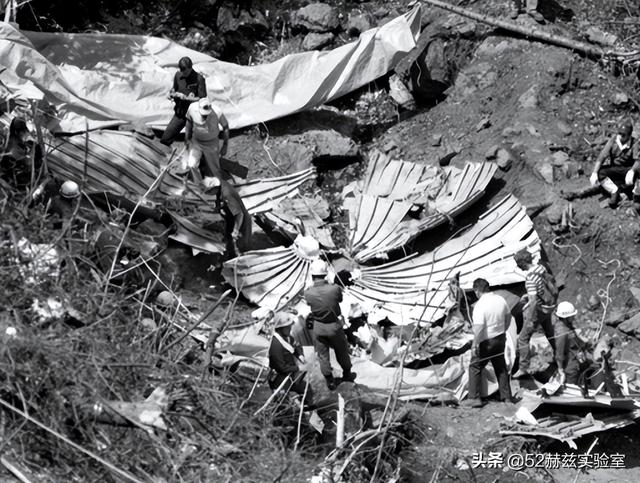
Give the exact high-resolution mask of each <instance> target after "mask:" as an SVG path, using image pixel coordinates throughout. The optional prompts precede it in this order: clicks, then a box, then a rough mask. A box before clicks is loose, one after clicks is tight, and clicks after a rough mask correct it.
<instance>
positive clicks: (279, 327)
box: [269, 312, 313, 404]
mask: <svg viewBox="0 0 640 483" xmlns="http://www.w3.org/2000/svg"><path fill="white" fill-rule="evenodd" d="M274 321H275V327H274V332H273V338H272V339H271V345H270V346H269V367H270V368H271V373H270V375H269V387H270V388H271V390H273V391H275V390H277V389H278V388H279V387H280V385H281V384H282V383H283V381H285V380H287V382H286V383H285V384H284V386H283V391H284V392H285V393H286V392H288V391H293V392H295V393H298V394H300V395H302V396H304V394H305V388H306V393H307V395H306V398H305V400H304V402H305V404H310V403H311V401H312V400H313V394H312V391H311V386H309V387H307V384H306V380H305V375H306V373H305V372H304V371H301V370H300V368H299V366H298V362H302V360H303V358H304V356H303V354H302V348H301V347H300V346H299V345H297V344H296V343H295V341H294V340H293V337H291V327H292V326H293V323H294V320H293V317H291V315H290V314H288V313H284V312H278V313H276V315H275V317H274Z"/></svg>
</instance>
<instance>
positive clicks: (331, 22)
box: [291, 3, 340, 32]
mask: <svg viewBox="0 0 640 483" xmlns="http://www.w3.org/2000/svg"><path fill="white" fill-rule="evenodd" d="M291 25H292V26H293V27H294V28H303V29H306V30H310V31H311V32H331V31H332V30H336V29H337V28H338V27H339V26H340V17H339V16H338V10H337V9H336V8H335V7H332V6H331V5H327V4H326V3H312V4H309V5H307V6H306V7H302V8H301V9H299V10H298V11H296V12H295V14H294V15H293V17H292V19H291Z"/></svg>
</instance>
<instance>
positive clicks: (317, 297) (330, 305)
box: [304, 280, 351, 380]
mask: <svg viewBox="0 0 640 483" xmlns="http://www.w3.org/2000/svg"><path fill="white" fill-rule="evenodd" d="M304 298H305V300H306V301H307V304H308V305H309V307H311V315H309V318H311V319H313V338H314V345H315V349H316V354H317V355H318V359H319V362H320V371H321V372H322V375H323V376H324V377H325V378H326V379H327V380H331V379H332V378H333V372H332V370H331V362H330V360H329V349H333V350H334V351H335V353H336V359H337V360H338V364H340V367H342V372H343V375H344V376H350V375H351V358H350V357H349V345H348V343H347V337H346V335H345V333H344V330H343V329H342V321H341V320H340V305H339V304H340V302H342V289H340V287H338V286H337V285H333V284H330V283H328V282H327V281H326V280H317V281H315V283H314V284H313V286H312V287H310V288H309V289H307V290H306V291H305V293H304Z"/></svg>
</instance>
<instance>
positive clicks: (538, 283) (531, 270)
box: [513, 249, 558, 378]
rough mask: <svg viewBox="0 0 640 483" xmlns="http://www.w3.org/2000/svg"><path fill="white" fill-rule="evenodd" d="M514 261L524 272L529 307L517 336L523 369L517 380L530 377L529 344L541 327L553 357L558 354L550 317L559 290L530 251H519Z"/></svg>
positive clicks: (523, 314)
mask: <svg viewBox="0 0 640 483" xmlns="http://www.w3.org/2000/svg"><path fill="white" fill-rule="evenodd" d="M514 259H515V262H516V265H518V268H520V269H521V270H523V271H524V272H525V283H524V284H525V288H526V290H527V293H526V295H524V296H523V302H525V301H526V303H525V305H524V307H523V309H522V320H523V322H522V329H521V330H520V335H519V336H518V354H519V355H520V365H519V368H518V372H516V373H515V374H514V375H513V377H515V378H518V377H522V376H525V375H528V374H529V362H530V359H531V350H530V348H529V341H530V340H531V336H532V335H533V334H534V333H535V331H536V329H537V328H538V327H541V328H542V330H543V331H544V335H545V336H546V337H547V340H548V341H549V344H550V345H551V348H552V349H553V353H554V354H555V352H556V343H555V339H554V335H553V323H552V321H551V315H552V314H553V311H554V310H555V308H556V303H557V300H558V288H557V287H556V283H555V279H554V278H553V276H552V275H551V274H550V273H549V271H548V270H547V269H546V268H545V267H544V266H543V265H541V264H540V263H534V262H533V256H532V255H531V253H529V251H528V250H526V249H524V250H520V251H519V252H518V253H516V254H515V255H514Z"/></svg>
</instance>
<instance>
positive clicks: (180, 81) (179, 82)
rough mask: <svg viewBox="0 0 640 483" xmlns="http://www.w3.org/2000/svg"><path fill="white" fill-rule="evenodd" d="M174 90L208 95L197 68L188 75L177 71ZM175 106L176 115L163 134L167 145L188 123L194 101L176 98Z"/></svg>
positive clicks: (203, 95) (198, 96)
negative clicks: (188, 115)
mask: <svg viewBox="0 0 640 483" xmlns="http://www.w3.org/2000/svg"><path fill="white" fill-rule="evenodd" d="M173 90H174V91H175V92H179V93H180V94H184V95H185V96H188V95H189V94H193V95H195V96H196V97H197V98H198V99H202V98H203V97H207V86H206V83H205V80H204V77H202V75H201V74H198V73H197V72H196V71H195V70H193V69H192V70H191V73H190V74H189V75H188V76H185V75H184V74H183V73H182V72H180V71H178V72H176V75H175V77H174V78H173ZM174 102H175V106H174V108H173V112H174V115H173V117H172V118H171V121H169V124H168V125H167V128H166V129H165V131H164V133H163V135H162V140H161V142H162V144H165V145H167V146H169V145H171V143H172V142H173V141H174V140H175V138H176V137H177V136H178V134H180V131H182V129H183V128H184V127H185V125H186V124H187V119H186V116H187V110H188V109H189V105H191V102H192V101H185V100H183V99H174Z"/></svg>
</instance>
